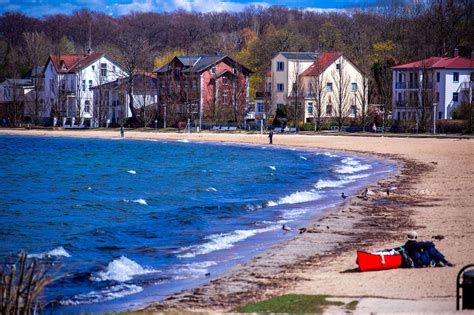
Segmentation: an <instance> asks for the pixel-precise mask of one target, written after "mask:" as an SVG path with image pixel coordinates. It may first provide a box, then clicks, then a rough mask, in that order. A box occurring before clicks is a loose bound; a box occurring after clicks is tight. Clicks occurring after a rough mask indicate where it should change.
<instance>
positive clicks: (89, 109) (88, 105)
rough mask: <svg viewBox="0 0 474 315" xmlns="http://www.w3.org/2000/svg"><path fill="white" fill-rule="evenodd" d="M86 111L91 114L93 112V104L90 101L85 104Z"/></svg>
mask: <svg viewBox="0 0 474 315" xmlns="http://www.w3.org/2000/svg"><path fill="white" fill-rule="evenodd" d="M84 111H85V112H86V113H90V112H91V102H90V101H85V102H84Z"/></svg>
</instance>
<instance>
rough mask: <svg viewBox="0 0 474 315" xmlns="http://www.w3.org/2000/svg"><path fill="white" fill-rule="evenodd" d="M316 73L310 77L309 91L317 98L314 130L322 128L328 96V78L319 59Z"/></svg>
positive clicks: (315, 67) (314, 112) (314, 109)
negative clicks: (322, 118)
mask: <svg viewBox="0 0 474 315" xmlns="http://www.w3.org/2000/svg"><path fill="white" fill-rule="evenodd" d="M313 68H314V75H313V76H311V77H310V79H309V88H308V90H309V93H310V96H311V97H313V98H314V100H315V103H314V104H315V106H314V108H313V118H314V130H315V131H320V130H321V116H322V113H323V102H324V98H325V96H326V84H327V80H326V78H325V76H324V70H325V69H323V68H322V67H321V64H320V62H319V61H316V62H315V63H314V66H313Z"/></svg>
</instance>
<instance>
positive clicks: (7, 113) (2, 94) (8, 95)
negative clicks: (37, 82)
mask: <svg viewBox="0 0 474 315" xmlns="http://www.w3.org/2000/svg"><path fill="white" fill-rule="evenodd" d="M34 92H35V88H34V84H33V82H32V80H31V79H6V80H5V81H3V82H2V83H0V116H1V118H5V119H7V120H8V121H9V123H10V124H14V125H17V124H19V123H21V121H22V120H23V117H24V116H25V114H29V113H30V112H31V111H32V109H33V106H34V101H35V97H34ZM30 118H31V116H30Z"/></svg>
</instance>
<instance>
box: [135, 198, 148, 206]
mask: <svg viewBox="0 0 474 315" xmlns="http://www.w3.org/2000/svg"><path fill="white" fill-rule="evenodd" d="M132 202H136V203H139V204H141V205H144V206H148V203H147V202H146V200H145V199H142V198H140V199H135V200H132Z"/></svg>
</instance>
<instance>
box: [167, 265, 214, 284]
mask: <svg viewBox="0 0 474 315" xmlns="http://www.w3.org/2000/svg"><path fill="white" fill-rule="evenodd" d="M215 265H217V263H216V262H215V261H201V262H195V263H191V264H187V265H181V266H178V268H177V269H176V270H175V271H174V273H175V274H176V275H175V276H174V277H173V278H174V279H175V280H181V279H190V278H191V279H194V278H201V277H204V276H205V275H206V273H208V268H209V267H211V266H215Z"/></svg>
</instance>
